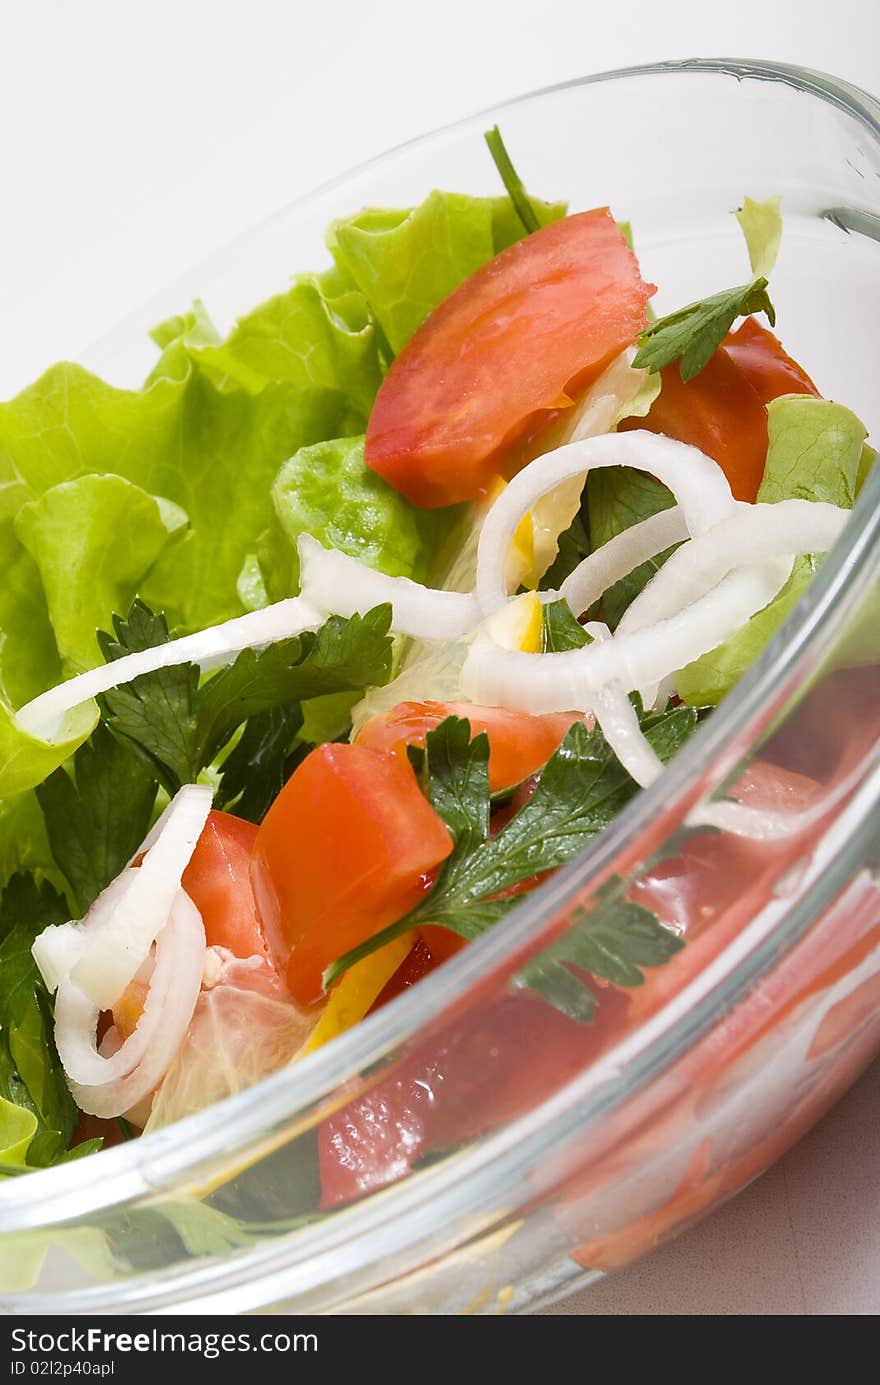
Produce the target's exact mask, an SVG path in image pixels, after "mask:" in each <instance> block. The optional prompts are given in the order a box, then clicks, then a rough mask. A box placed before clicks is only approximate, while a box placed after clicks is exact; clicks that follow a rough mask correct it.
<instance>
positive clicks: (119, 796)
mask: <svg viewBox="0 0 880 1385" xmlns="http://www.w3.org/2000/svg"><path fill="white" fill-rule="evenodd" d="M36 794H37V799H38V801H39V804H40V807H41V808H42V810H43V817H44V819H45V822H46V833H47V835H48V838H49V845H50V847H51V849H52V855H53V856H54V857H55V860H56V862H57V864H58V866H59V868H60V869H61V870H62V871H63V872H64V875H65V877H66V879H67V881H68V883H69V885H70V887H71V890H72V892H73V896H74V903H75V905H76V907H77V910H78V911H79V917H80V918H81V917H82V916H83V915H84V914H85V912H86V910H87V909H88V908H89V906H90V905H91V904H92V902H93V901H94V900H95V899H96V898H97V897H98V895H99V894H100V893H101V891H102V890H103V889H104V888H105V886H107V885H109V884H110V881H111V880H113V879H115V877H116V876H117V875H118V874H119V872H120V871H121V870H122V869H123V867H124V866H125V865H126V863H127V862H128V861H130V860H131V857H132V856H133V855H134V853H135V851H137V848H138V846H139V844H140V842H141V841H142V840H143V838H144V835H145V833H146V830H147V827H148V825H149V822H150V816H151V814H152V811H153V804H154V803H155V801H156V781H155V779H154V777H153V775H152V773H151V772H150V771H149V770H148V769H147V768H146V767H145V766H144V765H143V764H142V762H141V760H140V759H137V758H135V756H133V755H132V754H130V753H129V751H128V750H127V749H126V747H125V746H124V745H122V744H121V743H120V742H119V741H117V740H116V738H115V737H114V736H112V735H111V734H110V732H109V731H108V730H107V728H106V726H98V727H97V728H96V729H95V731H94V733H93V735H92V737H91V739H90V740H89V741H87V743H86V744H85V745H82V746H80V748H79V750H78V751H77V752H76V754H75V755H74V757H73V775H70V774H68V773H67V772H66V771H65V770H63V769H57V770H56V771H55V773H54V774H50V776H49V778H48V779H47V780H46V781H45V783H43V784H40V785H39V787H38V788H37V790H36Z"/></svg>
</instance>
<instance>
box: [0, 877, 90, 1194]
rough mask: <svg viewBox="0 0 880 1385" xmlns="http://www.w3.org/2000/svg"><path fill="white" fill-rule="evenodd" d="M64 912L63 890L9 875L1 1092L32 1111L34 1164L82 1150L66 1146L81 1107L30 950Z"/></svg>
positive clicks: (0, 978)
mask: <svg viewBox="0 0 880 1385" xmlns="http://www.w3.org/2000/svg"><path fill="white" fill-rule="evenodd" d="M69 916H70V911H69V909H68V906H67V903H66V901H65V899H64V898H63V896H62V895H60V894H58V892H57V891H56V890H54V889H53V888H52V886H51V885H49V884H46V883H43V884H39V885H38V884H37V882H36V881H35V880H34V878H33V876H31V875H24V874H19V875H14V876H13V877H12V878H11V879H10V881H9V883H8V884H7V886H6V888H5V889H4V890H3V893H2V895H0V1098H2V1100H4V1101H6V1102H9V1103H10V1104H11V1105H12V1106H17V1107H19V1108H21V1109H22V1110H24V1111H27V1112H30V1113H31V1115H32V1117H33V1131H34V1133H33V1136H32V1138H31V1140H30V1143H29V1145H28V1148H27V1156H26V1162H27V1165H28V1166H29V1167H31V1168H37V1167H39V1168H42V1167H45V1166H47V1165H49V1164H54V1163H57V1162H59V1161H60V1160H62V1159H66V1158H70V1157H74V1155H75V1154H78V1153H80V1152H81V1150H80V1147H79V1146H77V1148H76V1151H72V1150H68V1146H69V1144H70V1140H71V1137H72V1135H73V1131H74V1128H75V1126H76V1122H77V1120H78V1112H77V1108H76V1104H75V1102H74V1100H73V1097H72V1096H71V1095H70V1091H69V1090H68V1086H67V1082H66V1079H65V1076H64V1071H63V1069H62V1067H61V1062H60V1060H59V1058H58V1054H57V1051H56V1049H55V1041H54V1037H53V1021H52V1006H51V1002H50V1000H49V996H48V995H47V993H46V989H45V987H44V985H43V982H42V979H41V978H40V975H39V972H38V971H37V967H36V963H35V962H34V959H33V956H32V954H31V944H32V943H33V940H34V938H35V937H36V936H37V934H38V933H40V932H41V931H42V930H43V928H44V927H46V925H47V924H50V923H63V922H64V921H65V920H66V919H67V918H69ZM91 1147H92V1148H94V1147H95V1146H94V1144H92V1145H91ZM82 1152H85V1151H82Z"/></svg>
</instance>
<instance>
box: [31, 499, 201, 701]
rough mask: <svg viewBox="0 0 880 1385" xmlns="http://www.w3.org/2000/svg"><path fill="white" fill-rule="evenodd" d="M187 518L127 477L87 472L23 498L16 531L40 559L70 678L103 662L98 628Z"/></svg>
mask: <svg viewBox="0 0 880 1385" xmlns="http://www.w3.org/2000/svg"><path fill="white" fill-rule="evenodd" d="M185 524H186V516H185V515H184V514H183V512H182V511H181V510H180V509H179V508H178V507H177V506H176V505H171V504H169V503H167V502H164V501H160V500H157V499H155V498H154V497H153V496H151V495H147V493H146V492H145V491H143V490H141V488H140V487H139V486H135V485H133V484H132V483H131V482H130V481H125V480H123V478H122V477H121V476H81V477H79V478H78V479H77V480H76V481H66V482H62V483H61V484H60V485H57V486H53V487H51V489H49V490H48V491H46V492H45V494H44V495H42V496H41V497H40V499H39V500H32V501H29V502H28V504H26V505H22V507H21V509H20V510H19V512H18V514H17V515H16V517H15V532H16V534H17V535H18V538H19V539H20V540H21V542H22V544H23V545H24V547H25V548H26V549H27V550H28V552H29V553H30V555H31V557H32V558H33V560H34V562H35V563H36V566H37V570H38V572H39V575H40V579H41V581H42V584H43V591H44V592H45V595H46V601H47V604H48V611H49V618H50V620H51V623H52V627H53V629H54V632H55V640H56V643H57V647H58V653H59V654H60V656H61V662H62V668H63V671H64V675H65V677H72V676H73V675H74V674H77V673H82V672H83V670H84V669H87V668H92V667H94V665H95V664H96V663H98V662H99V658H100V655H99V651H98V641H97V635H96V631H97V630H99V629H102V628H103V627H104V626H105V625H107V624H108V623H109V621H110V617H111V616H112V614H113V612H114V611H119V610H123V609H127V608H128V606H129V605H130V604H131V600H132V598H133V596H134V595H135V592H136V591H137V588H138V585H139V584H140V583H141V582H142V580H143V578H144V577H145V576H146V574H147V573H148V572H149V570H150V568H151V567H152V566H153V564H154V563H155V561H156V559H157V558H158V557H159V554H160V553H161V552H162V550H163V549H164V548H165V547H166V545H167V543H168V541H169V539H170V538H171V537H172V535H174V534H176V533H178V532H179V531H180V530H181V529H182V528H183V527H184V526H185Z"/></svg>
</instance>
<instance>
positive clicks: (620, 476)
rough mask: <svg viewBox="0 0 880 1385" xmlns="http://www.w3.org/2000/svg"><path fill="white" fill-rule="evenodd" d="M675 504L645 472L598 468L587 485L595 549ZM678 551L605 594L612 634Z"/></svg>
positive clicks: (669, 550) (604, 607) (657, 556)
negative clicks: (636, 600) (652, 579)
mask: <svg viewBox="0 0 880 1385" xmlns="http://www.w3.org/2000/svg"><path fill="white" fill-rule="evenodd" d="M674 504H675V498H674V496H673V495H672V492H671V491H669V490H667V488H666V487H665V486H661V484H660V482H659V481H655V480H654V478H653V477H652V476H646V475H645V473H644V472H643V471H636V470H635V469H634V468H633V467H628V466H615V467H607V468H603V469H601V470H600V469H598V468H597V469H596V470H595V471H593V472H591V473H590V476H589V478H588V481H587V511H588V513H589V516H590V534H591V537H592V541H593V547H594V548H601V546H602V545H603V544H606V543H608V542H609V540H611V539H613V538H614V537H615V536H616V535H617V534H621V533H622V532H623V530H624V529H629V528H630V527H631V526H632V525H634V524H639V523H641V521H642V520H643V519H649V518H650V516H651V515H656V514H659V512H660V511H661V510H668V509H669V508H670V507H671V506H672V505H674ZM676 547H677V545H675V544H673V545H672V547H671V548H667V549H665V551H664V552H662V553H657V554H655V556H654V557H653V558H649V559H648V561H647V562H645V563H641V564H640V565H639V566H638V567H637V568H634V569H633V571H632V572H629V573H627V575H626V577H621V579H620V581H619V582H615V583H614V585H613V586H611V587H609V588H608V590H607V591H606V592H605V593H604V594H603V596H602V618H603V620H604V621H605V622H606V624H607V625H608V628H609V629H610V630H615V629H616V628H617V625H618V624H619V622H620V620H621V617H622V616H623V613H624V611H625V610H626V609H627V607H628V606H629V605H630V604H631V602H633V601H635V599H636V597H637V596H638V595H639V593H640V592H641V591H642V590H643V589H644V588H645V587H646V586H647V585H648V583H649V582H650V580H651V578H652V577H653V576H654V575H655V573H657V572H659V570H660V568H661V567H662V566H663V564H664V563H665V562H666V559H667V558H668V557H669V555H670V554H671V553H673V552H674V551H675V548H676Z"/></svg>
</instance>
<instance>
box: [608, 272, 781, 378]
mask: <svg viewBox="0 0 880 1385" xmlns="http://www.w3.org/2000/svg"><path fill="white" fill-rule="evenodd" d="M750 313H766V315H767V319H768V321H769V323H770V326H771V327H773V326H774V325H775V323H776V310H775V308H774V307H773V304H772V303H771V302H770V298H769V295H768V293H767V280H766V279H765V278H764V276H763V275H759V276H758V277H757V278H755V279H752V280H751V282H750V283H748V284H740V285H739V286H738V287H737V288H733V289H723V290H722V292H721V293H715V294H713V295H712V297H711V298H703V299H701V300H699V301H698V302H696V303H688V305H687V307H685V308H679V309H678V311H677V312H674V313H668V314H667V315H666V317H661V318H659V319H658V320H657V321H656V322H652V323H651V325H650V326H649V327H648V328H646V330H645V331H644V332H643V333H642V335H641V337H640V338H639V350H638V353H637V355H636V357H635V359H634V361H633V365H634V366H635V367H637V368H638V367H641V368H644V369H647V370H650V371H652V372H653V371H658V370H662V369H663V367H664V366H667V365H671V364H672V362H673V361H679V371H680V373H681V378H682V380H685V381H687V380H692V379H693V378H694V376H695V375H699V373H700V371H701V370H702V369H703V367H704V366H707V365H708V364H709V361H710V360H711V358H712V356H713V355H714V354H715V351H716V349H717V348H718V347H719V346H720V345H721V343H722V341H723V340H724V338H725V337H726V336H727V333H728V332H729V331H730V329H731V327H732V326H733V324H734V322H735V321H736V319H737V318H738V317H748V316H749V314H750Z"/></svg>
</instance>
